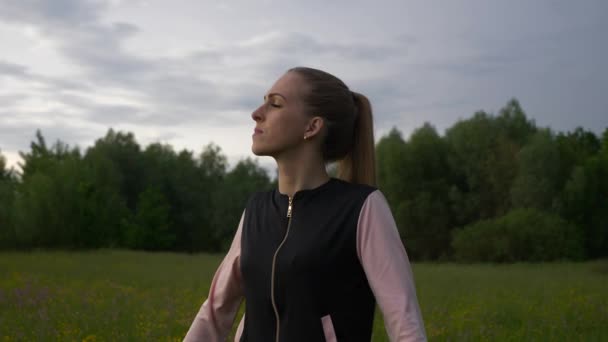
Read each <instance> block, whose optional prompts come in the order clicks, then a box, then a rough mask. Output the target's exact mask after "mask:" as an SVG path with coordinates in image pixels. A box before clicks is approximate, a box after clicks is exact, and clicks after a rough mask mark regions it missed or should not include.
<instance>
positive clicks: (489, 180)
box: [0, 99, 608, 261]
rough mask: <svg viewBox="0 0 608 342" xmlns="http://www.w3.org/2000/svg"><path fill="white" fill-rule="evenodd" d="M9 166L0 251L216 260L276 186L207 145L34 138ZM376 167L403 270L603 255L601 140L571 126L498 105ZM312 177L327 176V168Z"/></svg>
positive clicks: (604, 161) (382, 155) (607, 237)
mask: <svg viewBox="0 0 608 342" xmlns="http://www.w3.org/2000/svg"><path fill="white" fill-rule="evenodd" d="M20 155H21V157H22V158H23V163H22V164H21V165H20V166H21V169H22V172H21V174H17V173H16V172H15V171H14V170H7V169H6V165H5V164H6V163H5V160H4V158H2V156H1V155H0V248H4V249H6V248H37V247H42V248H100V247H111V248H134V249H145V250H173V251H187V252H197V251H209V252H217V251H221V250H225V249H226V248H227V247H228V245H229V244H230V242H231V241H232V238H233V236H234V232H235V230H236V228H237V225H238V222H239V219H240V217H241V214H242V213H243V210H244V207H245V205H246V200H247V199H248V197H249V196H250V195H251V194H252V193H253V192H256V191H262V190H267V189H272V188H276V187H277V186H278V183H277V182H278V179H277V178H276V177H275V178H274V179H273V180H272V181H271V180H270V178H269V177H268V175H267V173H266V172H265V170H264V169H263V168H262V167H261V166H260V165H259V164H258V163H257V161H256V160H253V159H251V158H246V159H242V160H240V161H239V162H238V163H236V165H234V167H232V168H231V169H229V168H228V162H227V158H226V156H225V155H224V154H223V153H222V151H221V149H220V147H219V146H217V145H215V144H213V143H210V144H208V145H206V146H204V147H203V150H202V151H201V152H200V153H196V154H195V153H193V152H192V151H188V150H182V151H175V150H174V149H173V147H172V146H170V145H166V144H160V143H153V144H149V145H148V146H145V147H142V146H140V145H139V143H138V142H137V141H136V139H135V136H134V135H133V134H132V133H129V132H121V131H114V130H113V129H109V130H108V132H107V133H106V134H105V136H103V137H102V138H100V139H98V140H97V141H95V144H94V145H93V146H91V147H90V148H88V149H87V150H86V152H85V153H84V154H81V152H80V150H79V149H78V148H70V147H69V146H68V145H66V144H65V143H63V142H61V141H57V142H55V143H53V144H47V142H46V140H45V139H44V137H43V135H42V133H41V132H40V131H37V132H36V135H35V137H34V141H32V143H31V145H30V150H29V151H27V152H20ZM376 162H377V176H378V187H379V188H380V189H381V190H382V192H383V193H384V194H385V196H386V198H387V200H388V203H389V205H390V207H391V210H392V213H393V216H394V218H395V221H396V223H397V226H398V229H399V232H400V234H401V238H402V239H403V242H404V244H405V247H406V249H407V251H408V255H409V256H410V258H412V259H414V260H450V259H453V258H455V257H458V258H461V259H466V260H499V261H514V260H545V259H543V258H549V259H555V258H579V257H580V256H581V255H583V256H584V257H586V258H598V257H606V256H608V201H607V200H606V194H608V128H607V129H605V131H604V132H603V134H602V136H601V137H597V136H596V135H595V134H594V133H593V132H590V131H586V130H584V129H582V128H580V127H579V128H577V129H575V130H574V131H572V132H557V133H553V132H552V131H551V130H550V129H549V128H547V129H544V128H537V127H536V124H535V123H534V121H533V120H530V119H528V118H527V117H526V114H525V112H524V111H523V109H522V108H521V106H520V104H519V102H518V101H517V100H515V99H512V100H510V101H509V102H508V103H507V104H506V105H505V106H504V107H503V108H502V109H500V111H499V112H498V113H497V114H496V115H494V114H491V113H486V112H484V111H478V112H476V113H474V115H473V116H472V117H470V118H467V119H462V120H459V121H458V122H456V123H455V124H454V125H452V126H451V127H449V128H447V129H446V131H445V134H444V135H443V136H442V135H441V134H439V133H438V132H437V130H436V129H435V127H433V125H431V124H430V123H425V124H424V125H422V126H421V127H419V128H417V129H415V130H414V131H413V132H412V134H411V135H410V136H409V137H406V138H405V137H403V136H402V134H401V132H400V131H399V130H398V129H397V128H396V127H393V128H392V129H391V130H390V132H389V133H388V134H386V135H385V136H383V137H381V138H380V139H379V141H378V143H377V145H376ZM326 167H327V169H328V172H329V174H330V175H332V176H335V172H336V169H335V163H334V164H330V165H327V166H326ZM539 222H540V223H539ZM539 224H541V226H542V227H541V226H538V225H539ZM550 224H553V225H555V226H554V227H553V228H551V227H549V226H550ZM457 227H465V228H464V229H458V231H455V229H457ZM539 227H541V228H539ZM543 227H544V228H543ZM501 229H502V230H501ZM551 229H555V231H554V230H551ZM501 234H502V235H501ZM551 234H558V235H559V234H562V235H563V234H572V236H573V239H574V240H573V241H575V242H572V243H574V244H576V243H578V242H576V241H579V242H581V244H582V246H583V251H582V252H581V253H579V252H580V251H579V250H578V249H577V248H578V247H576V246H574V245H573V246H570V245H564V246H562V247H563V249H561V250H559V252H556V249H555V248H552V247H551V246H553V245H555V246H559V244H560V243H562V242H563V241H562V242H560V241H561V240H559V238H558V237H554V236H552V235H551ZM549 235H551V236H549ZM486 237H487V238H486ZM556 239H558V240H559V241H557V240H556ZM537 240H539V241H537ZM547 241H551V244H553V245H551V246H549V247H551V248H549V247H547V243H548V242H547ZM519 245H521V246H525V247H526V248H529V252H522V251H520V250H519V249H517V248H520V247H518V246H519ZM463 246H467V248H465V247H463ZM468 246H473V247H474V248H471V249H468ZM541 246H544V247H542V248H541ZM456 247H458V248H459V249H458V250H457V251H456V250H454V248H456ZM535 248H536V249H535ZM538 248H541V249H538ZM537 249H538V250H537ZM467 253H468V254H467ZM526 253H527V254H526ZM541 254H543V255H544V256H541Z"/></svg>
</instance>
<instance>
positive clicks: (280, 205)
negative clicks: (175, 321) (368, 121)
mask: <svg viewBox="0 0 608 342" xmlns="http://www.w3.org/2000/svg"><path fill="white" fill-rule="evenodd" d="M243 298H244V299H245V314H244V315H243V318H242V319H241V321H240V323H239V326H238V328H237V332H236V336H235V341H240V342H272V341H275V342H278V341H280V342H299V341H302V342H304V341H306V342H317V341H319V342H321V341H340V342H342V341H347V342H351V341H354V342H357V341H370V340H371V336H372V325H373V318H374V311H375V307H376V303H377V304H378V306H379V307H380V311H381V312H382V315H383V317H384V323H385V328H386V330H387V333H388V336H389V338H390V340H391V341H426V332H425V328H424V322H423V319H422V315H421V312H420V308H419V305H418V300H417V297H416V289H415V285H414V279H413V275H412V270H411V266H410V262H409V259H408V256H407V253H406V251H405V248H404V246H403V244H402V242H401V239H400V236H399V233H398V231H397V227H396V224H395V220H394V218H393V216H392V213H391V211H390V208H389V206H388V203H387V201H386V198H385V197H384V195H383V194H382V192H381V191H380V190H378V189H377V188H375V187H371V186H367V185H360V184H354V183H349V182H346V181H343V180H340V179H338V178H330V180H329V181H328V182H326V183H324V184H322V185H320V186H318V187H316V188H314V189H305V190H300V191H297V192H296V193H295V194H294V196H293V197H289V196H287V195H285V194H282V193H280V192H279V191H278V189H274V190H270V191H262V192H257V193H254V194H253V195H252V196H251V197H250V198H249V200H248V201H247V205H246V207H245V209H244V211H243V214H242V215H241V219H240V222H239V225H238V228H237V231H236V233H235V236H234V239H233V241H232V244H231V246H230V249H229V251H228V252H227V254H226V256H225V257H224V259H223V261H222V263H221V264H220V266H219V267H218V269H217V271H216V273H215V275H214V277H213V280H212V282H211V288H210V291H209V296H208V298H207V299H206V300H205V301H204V303H203V305H202V306H201V308H200V310H199V312H198V313H197V315H196V317H195V319H194V322H193V323H192V325H191V326H190V329H189V331H188V333H187V335H186V337H185V341H212V342H215V341H225V340H226V338H227V336H228V334H229V332H230V330H231V327H232V324H233V321H234V318H235V316H236V313H237V310H238V308H239V306H240V304H241V301H242V300H243Z"/></svg>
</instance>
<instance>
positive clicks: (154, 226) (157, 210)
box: [123, 188, 175, 250]
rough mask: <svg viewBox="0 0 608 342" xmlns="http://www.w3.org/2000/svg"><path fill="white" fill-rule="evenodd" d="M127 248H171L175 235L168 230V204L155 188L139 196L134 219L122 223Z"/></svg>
mask: <svg viewBox="0 0 608 342" xmlns="http://www.w3.org/2000/svg"><path fill="white" fill-rule="evenodd" d="M123 227H124V229H125V230H126V235H127V238H126V242H127V247H130V248H133V249H144V250H166V249H169V248H171V247H172V246H173V243H174V241H175V235H174V234H173V233H172V232H171V231H170V230H169V203H168V202H167V200H166V199H165V198H164V196H163V194H162V193H161V192H160V191H159V190H158V189H156V188H148V189H146V190H145V191H144V192H142V193H141V194H140V195H139V199H138V201H137V210H136V213H135V215H134V217H133V218H132V219H131V220H129V221H126V220H125V221H124V222H123Z"/></svg>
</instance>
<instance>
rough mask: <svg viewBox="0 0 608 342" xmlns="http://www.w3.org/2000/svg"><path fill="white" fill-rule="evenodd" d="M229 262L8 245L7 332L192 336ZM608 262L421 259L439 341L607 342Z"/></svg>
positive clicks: (422, 294)
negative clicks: (23, 249)
mask: <svg viewBox="0 0 608 342" xmlns="http://www.w3.org/2000/svg"><path fill="white" fill-rule="evenodd" d="M221 261H222V255H209V254H195V255H186V254H176V253H145V252H132V251H117V250H111V251H108V250H101V251H95V252H70V253H65V252H48V251H45V252H41V251H34V252H30V253H7V252H4V253H2V254H0V270H2V271H3V272H4V273H2V275H3V276H2V277H0V293H1V294H2V299H1V300H2V306H1V308H2V309H1V310H0V322H2V331H1V336H2V339H3V340H7V341H14V340H18V341H83V340H84V341H182V340H183V338H184V336H185V335H186V332H187V331H188V328H189V327H190V324H192V322H193V320H194V317H195V315H196V313H197V312H198V310H199V308H200V306H201V304H202V303H203V301H204V300H205V298H206V297H207V295H208V294H209V288H210V286H211V279H212V277H213V274H214V272H215V271H216V270H217V266H218V265H219V263H220V262H221ZM606 266H608V260H604V261H602V262H601V261H599V260H598V261H592V262H584V263H565V262H564V263H541V264H535V263H517V264H499V265H496V264H494V265H487V264H486V265H484V264H473V265H469V264H454V263H428V264H425V263H413V264H412V272H413V274H414V280H415V283H416V284H415V285H416V289H417V293H416V295H417V299H418V302H419V303H420V309H421V311H422V317H423V319H424V325H425V329H426V332H427V337H428V340H429V341H493V342H494V341H607V340H608V315H606V308H607V307H608V286H606V276H607V275H608V274H607V273H606V270H608V267H606ZM601 272H603V273H601ZM176 294H177V295H176ZM243 308H244V306H241V310H240V311H239V312H238V313H237V315H236V318H235V320H234V324H233V326H232V332H231V334H230V335H231V337H230V338H227V340H229V341H232V340H233V338H232V336H233V334H234V332H235V330H236V327H237V323H238V322H240V320H241V317H242V315H243V311H244V310H242V309H243ZM373 328H374V329H373V337H372V339H371V341H374V342H384V341H389V339H388V337H387V334H386V332H385V328H384V322H383V318H382V314H381V311H380V310H377V311H376V315H375V320H374V326H373Z"/></svg>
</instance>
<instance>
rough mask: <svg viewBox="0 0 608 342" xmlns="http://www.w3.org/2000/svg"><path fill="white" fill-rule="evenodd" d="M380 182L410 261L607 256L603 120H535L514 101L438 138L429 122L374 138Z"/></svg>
mask: <svg viewBox="0 0 608 342" xmlns="http://www.w3.org/2000/svg"><path fill="white" fill-rule="evenodd" d="M376 149H377V158H378V165H379V169H378V171H379V182H380V187H381V189H382V190H383V191H384V192H385V194H386V196H387V198H388V201H389V203H390V205H391V206H392V210H393V213H394V215H395V220H396V221H397V224H398V226H399V228H400V230H401V235H402V236H403V237H404V243H405V245H406V248H407V250H408V253H409V255H410V256H411V257H412V258H413V259H418V260H419V259H425V260H446V259H451V260H464V261H492V262H512V261H523V260H528V261H547V260H557V259H570V260H580V259H587V258H599V257H606V256H608V128H605V129H604V132H603V134H602V137H601V139H600V138H598V137H597V136H596V135H595V134H594V133H593V132H590V131H585V130H583V129H582V128H578V129H576V130H575V131H573V132H567V133H554V132H552V131H551V130H550V129H548V128H539V127H536V125H535V123H534V122H533V121H531V120H529V119H527V118H526V115H525V113H524V112H523V110H522V109H521V107H520V105H519V103H518V102H517V101H516V100H515V99H513V100H511V101H510V102H509V103H507V105H506V106H505V107H504V108H502V109H501V110H500V112H499V113H498V114H497V115H490V114H488V113H485V112H483V111H480V112H477V113H475V114H474V115H473V117H471V118H469V119H466V120H461V121H459V122H457V123H456V124H454V125H453V126H452V127H450V128H448V129H447V130H446V132H445V134H444V135H443V136H440V135H439V134H438V133H437V131H436V130H435V128H433V127H432V126H431V125H429V124H425V125H424V126H423V127H420V128H418V129H416V130H415V131H414V132H413V133H412V135H411V136H410V137H409V139H407V140H404V139H403V138H402V136H401V134H400V133H399V131H397V130H396V129H393V130H392V131H391V132H390V133H389V134H388V135H387V136H385V137H383V138H382V139H380V141H379V142H378V144H377V146H376Z"/></svg>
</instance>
